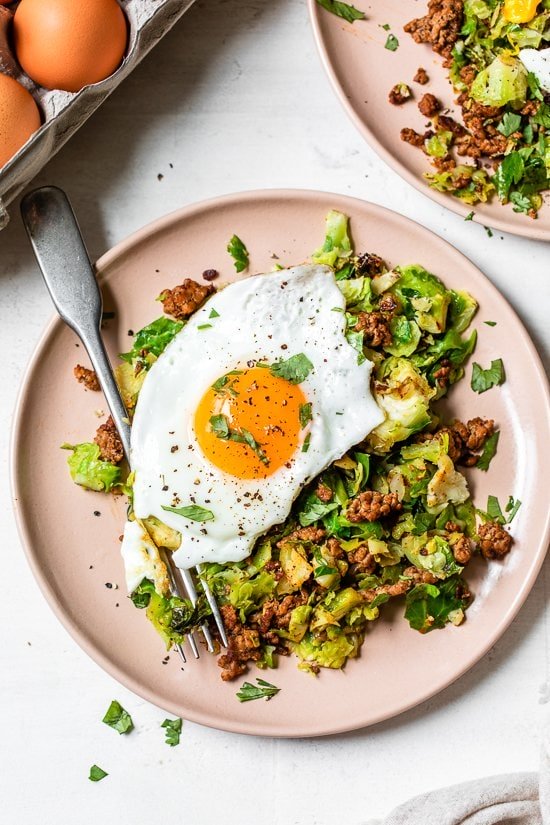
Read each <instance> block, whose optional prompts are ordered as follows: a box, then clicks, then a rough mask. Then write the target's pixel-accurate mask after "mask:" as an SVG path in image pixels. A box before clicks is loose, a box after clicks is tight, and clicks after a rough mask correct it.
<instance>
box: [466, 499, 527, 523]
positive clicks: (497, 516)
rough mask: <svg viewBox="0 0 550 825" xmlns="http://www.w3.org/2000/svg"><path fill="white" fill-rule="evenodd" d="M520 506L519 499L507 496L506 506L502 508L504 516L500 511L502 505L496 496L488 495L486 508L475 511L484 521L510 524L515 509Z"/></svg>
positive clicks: (515, 511)
mask: <svg viewBox="0 0 550 825" xmlns="http://www.w3.org/2000/svg"><path fill="white" fill-rule="evenodd" d="M520 507H521V501H520V500H519V499H514V497H513V496H509V497H508V502H507V504H506V507H505V508H504V511H505V513H507V515H506V516H505V515H504V513H503V512H502V507H501V506H500V502H499V500H498V498H497V497H496V496H489V497H488V498H487V510H486V511H483V510H478V511H477V512H478V513H479V515H480V516H481V517H482V519H484V520H486V521H494V522H496V523H497V524H502V525H504V524H510V523H511V522H512V521H513V519H514V517H515V515H516V513H517V511H518V510H519V508H520Z"/></svg>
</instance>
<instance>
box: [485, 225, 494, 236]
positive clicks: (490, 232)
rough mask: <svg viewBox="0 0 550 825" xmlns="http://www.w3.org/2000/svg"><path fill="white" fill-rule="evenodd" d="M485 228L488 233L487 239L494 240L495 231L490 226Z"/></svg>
mask: <svg viewBox="0 0 550 825" xmlns="http://www.w3.org/2000/svg"><path fill="white" fill-rule="evenodd" d="M483 228H484V230H485V231H486V233H487V237H488V238H492V237H493V230H492V229H491V227H490V226H484V227H483Z"/></svg>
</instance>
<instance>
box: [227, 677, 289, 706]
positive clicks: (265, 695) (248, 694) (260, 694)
mask: <svg viewBox="0 0 550 825" xmlns="http://www.w3.org/2000/svg"><path fill="white" fill-rule="evenodd" d="M256 683H257V684H256V685H253V684H251V683H250V682H245V683H244V684H243V686H242V687H241V689H240V690H239V691H238V693H237V694H236V696H237V699H238V700H239V702H251V701H252V700H253V699H266V700H269V699H271V698H272V697H273V696H276V695H277V693H279V691H280V689H281V688H278V687H275V685H272V684H270V683H269V682H266V681H265V680H264V679H256Z"/></svg>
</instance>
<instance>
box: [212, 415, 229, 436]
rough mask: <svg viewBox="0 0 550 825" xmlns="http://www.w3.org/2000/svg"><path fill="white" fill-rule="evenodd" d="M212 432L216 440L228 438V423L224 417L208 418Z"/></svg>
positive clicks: (213, 416)
mask: <svg viewBox="0 0 550 825" xmlns="http://www.w3.org/2000/svg"><path fill="white" fill-rule="evenodd" d="M210 426H211V428H212V432H213V433H214V435H216V436H217V437H218V438H229V421H228V420H227V416H225V415H212V416H210Z"/></svg>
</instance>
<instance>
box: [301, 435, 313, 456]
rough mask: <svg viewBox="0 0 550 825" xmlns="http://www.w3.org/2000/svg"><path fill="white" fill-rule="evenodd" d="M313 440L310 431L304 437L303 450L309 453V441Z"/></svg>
mask: <svg viewBox="0 0 550 825" xmlns="http://www.w3.org/2000/svg"><path fill="white" fill-rule="evenodd" d="M310 441H311V433H308V434H307V435H306V437H305V438H304V443H303V444H302V452H303V453H307V451H308V450H309V442H310Z"/></svg>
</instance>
